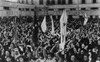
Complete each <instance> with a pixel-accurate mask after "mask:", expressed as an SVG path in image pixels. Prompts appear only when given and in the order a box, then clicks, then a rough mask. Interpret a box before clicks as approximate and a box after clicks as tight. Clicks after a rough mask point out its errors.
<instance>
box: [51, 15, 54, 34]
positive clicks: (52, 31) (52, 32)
mask: <svg viewBox="0 0 100 62" xmlns="http://www.w3.org/2000/svg"><path fill="white" fill-rule="evenodd" d="M50 18H51V22H52V30H51V34H54V32H55V31H54V22H53V18H52V16H50Z"/></svg>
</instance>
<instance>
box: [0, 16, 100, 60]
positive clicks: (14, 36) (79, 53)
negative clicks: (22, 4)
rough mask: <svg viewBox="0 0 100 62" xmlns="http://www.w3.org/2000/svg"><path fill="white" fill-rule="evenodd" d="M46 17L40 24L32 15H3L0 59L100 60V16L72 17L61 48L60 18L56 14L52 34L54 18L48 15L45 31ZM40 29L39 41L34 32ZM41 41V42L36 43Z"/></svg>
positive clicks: (0, 35)
mask: <svg viewBox="0 0 100 62" xmlns="http://www.w3.org/2000/svg"><path fill="white" fill-rule="evenodd" d="M42 19H43V18H42V17H41V18H40V19H39V21H38V22H37V24H35V23H34V18H32V17H29V16H28V17H27V16H26V17H25V16H23V17H22V16H20V17H1V18H0V62H96V61H100V22H99V20H100V19H99V18H95V19H93V18H89V19H88V22H87V24H86V25H83V23H84V18H78V19H74V18H69V19H68V23H67V27H66V28H67V32H66V33H67V34H66V43H65V46H64V50H60V48H59V44H60V39H61V37H60V35H61V34H60V21H59V19H56V18H54V17H53V22H54V28H55V29H54V31H55V32H54V33H53V34H52V33H51V29H52V27H51V25H52V23H51V19H50V17H49V16H47V20H46V21H47V27H48V29H47V31H46V32H45V33H44V32H42V30H41V27H40V26H41V22H42ZM35 29H38V35H37V38H38V41H37V40H36V41H35V38H36V37H35V38H34V34H36V32H35V33H34V31H35ZM35 43H37V44H35Z"/></svg>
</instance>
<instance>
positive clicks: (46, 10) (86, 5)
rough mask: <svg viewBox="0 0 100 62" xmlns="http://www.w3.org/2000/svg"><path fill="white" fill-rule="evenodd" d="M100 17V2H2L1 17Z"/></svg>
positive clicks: (36, 0) (1, 0)
mask: <svg viewBox="0 0 100 62" xmlns="http://www.w3.org/2000/svg"><path fill="white" fill-rule="evenodd" d="M63 10H66V12H67V14H68V15H74V16H82V15H84V14H85V13H86V14H88V16H99V15H100V0H0V16H5V15H7V16H34V13H35V14H36V15H38V16H43V15H54V16H57V15H61V14H62V11H63Z"/></svg>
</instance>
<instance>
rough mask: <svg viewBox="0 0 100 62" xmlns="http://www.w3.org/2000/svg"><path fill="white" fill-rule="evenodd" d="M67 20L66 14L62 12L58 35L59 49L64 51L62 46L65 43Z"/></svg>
mask: <svg viewBox="0 0 100 62" xmlns="http://www.w3.org/2000/svg"><path fill="white" fill-rule="evenodd" d="M67 19H68V17H67V13H66V11H65V10H64V11H63V14H62V15H61V18H60V33H61V42H60V49H64V45H65V41H66V40H65V38H66V28H67V27H66V25H67Z"/></svg>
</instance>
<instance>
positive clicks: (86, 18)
mask: <svg viewBox="0 0 100 62" xmlns="http://www.w3.org/2000/svg"><path fill="white" fill-rule="evenodd" d="M87 22H88V17H87V14H85V19H84V24H83V25H86V24H87Z"/></svg>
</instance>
